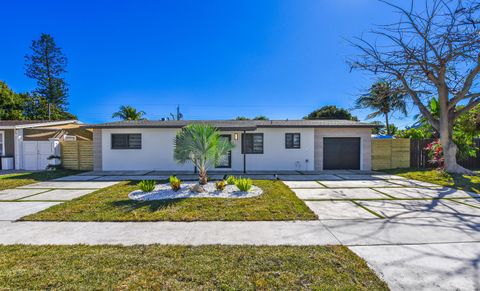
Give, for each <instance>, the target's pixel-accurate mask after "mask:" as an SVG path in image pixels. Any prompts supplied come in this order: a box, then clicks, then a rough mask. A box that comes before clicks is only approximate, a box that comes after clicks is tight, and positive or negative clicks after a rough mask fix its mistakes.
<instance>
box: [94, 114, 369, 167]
mask: <svg viewBox="0 0 480 291" xmlns="http://www.w3.org/2000/svg"><path fill="white" fill-rule="evenodd" d="M190 123H204V124H210V125H212V126H214V127H216V128H218V129H219V130H220V131H221V134H222V136H223V137H224V138H227V139H229V140H231V141H232V142H233V143H234V144H235V148H234V149H233V150H232V151H231V153H230V155H229V156H228V157H227V158H225V159H224V160H223V161H222V163H221V164H220V165H218V166H217V169H212V170H219V171H283V170H287V171H288V170H294V171H295V170H297V171H299V170H303V171H322V170H333V169H353V170H370V169H371V129H372V128H373V127H374V126H375V125H372V124H368V123H363V122H357V121H350V120H190V121H189V120H178V121H177V120H166V121H152V120H140V121H119V122H108V123H102V124H94V125H87V126H86V128H91V129H93V159H94V161H93V164H94V170H97V171H115V170H157V171H194V167H193V165H192V164H183V165H182V164H178V163H177V162H176V161H175V160H174V157H173V152H174V139H175V135H176V133H177V132H178V131H179V130H181V129H182V128H183V127H184V126H186V125H188V124H190Z"/></svg>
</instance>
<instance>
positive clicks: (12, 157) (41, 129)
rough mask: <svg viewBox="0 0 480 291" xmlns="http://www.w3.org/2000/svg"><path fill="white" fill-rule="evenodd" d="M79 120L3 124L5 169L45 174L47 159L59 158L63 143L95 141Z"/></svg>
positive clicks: (0, 146) (0, 141)
mask: <svg viewBox="0 0 480 291" xmlns="http://www.w3.org/2000/svg"><path fill="white" fill-rule="evenodd" d="M81 125H82V123H81V122H79V121H77V120H63V121H46V120H0V158H1V159H2V163H0V164H3V166H4V167H3V169H8V168H14V169H17V170H45V168H46V167H47V165H48V164H49V163H50V161H49V160H48V157H50V156H52V155H55V156H58V155H60V148H59V142H61V141H63V140H92V132H91V130H87V129H84V128H81V127H80V126H81Z"/></svg>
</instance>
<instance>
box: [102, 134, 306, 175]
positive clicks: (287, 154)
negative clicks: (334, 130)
mask: <svg viewBox="0 0 480 291" xmlns="http://www.w3.org/2000/svg"><path fill="white" fill-rule="evenodd" d="M177 131H178V129H158V128H157V129H146V128H131V129H102V131H101V132H102V133H101V135H102V143H101V144H102V145H101V146H102V155H101V156H102V169H103V170H104V171H111V170H165V171H167V170H175V171H193V166H192V165H191V164H188V165H179V164H177V163H176V162H175V161H174V159H173V148H174V145H173V140H174V138H175V134H176V132H177ZM112 133H140V134H142V149H139V150H112V149H111V134H112ZM235 133H237V134H238V140H235V139H234V134H235ZM255 133H263V134H264V149H263V154H247V155H246V168H247V171H248V170H250V171H254V170H255V171H259V170H313V169H314V129H313V128H259V129H258V130H256V131H255ZM285 133H300V136H301V137H300V139H301V147H300V149H286V148H285ZM222 134H231V136H232V142H233V143H234V144H235V148H234V149H233V151H232V168H230V169H226V168H222V169H218V170H221V171H229V170H233V171H242V170H243V154H242V153H241V148H242V147H241V134H242V132H241V131H238V132H222ZM306 160H308V162H306ZM212 170H214V169H212Z"/></svg>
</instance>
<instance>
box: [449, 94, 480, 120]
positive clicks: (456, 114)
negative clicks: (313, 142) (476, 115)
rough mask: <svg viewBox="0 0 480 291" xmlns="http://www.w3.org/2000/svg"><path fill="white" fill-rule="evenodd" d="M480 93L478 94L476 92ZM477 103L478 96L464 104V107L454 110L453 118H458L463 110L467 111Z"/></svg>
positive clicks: (478, 100)
mask: <svg viewBox="0 0 480 291" xmlns="http://www.w3.org/2000/svg"><path fill="white" fill-rule="evenodd" d="M478 95H480V94H478ZM478 104H480V98H477V99H473V98H472V99H471V100H470V102H468V104H467V105H465V107H463V108H462V109H460V110H457V111H456V112H455V115H454V117H453V118H454V119H456V118H458V117H459V116H460V115H462V114H464V113H465V112H467V111H469V110H470V109H472V108H473V107H475V106H477V105H478Z"/></svg>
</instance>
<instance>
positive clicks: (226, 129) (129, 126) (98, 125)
mask: <svg viewBox="0 0 480 291" xmlns="http://www.w3.org/2000/svg"><path fill="white" fill-rule="evenodd" d="M185 126H186V125H127V126H118V125H100V124H93V125H92V124H90V125H83V126H81V127H82V128H88V129H103V128H104V129H115V128H165V129H172V128H184V127H185ZM216 128H218V129H219V130H221V131H228V130H240V131H243V130H245V131H251V130H255V129H257V126H232V127H225V126H216Z"/></svg>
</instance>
